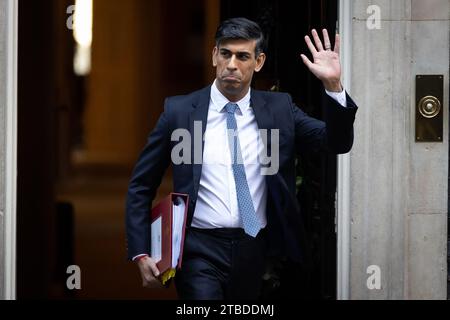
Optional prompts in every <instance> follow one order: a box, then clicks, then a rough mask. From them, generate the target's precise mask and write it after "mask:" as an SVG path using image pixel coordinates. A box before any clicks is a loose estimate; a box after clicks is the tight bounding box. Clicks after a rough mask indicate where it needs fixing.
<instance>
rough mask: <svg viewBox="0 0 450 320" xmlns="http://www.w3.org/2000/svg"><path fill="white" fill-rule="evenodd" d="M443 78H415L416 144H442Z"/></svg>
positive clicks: (431, 76) (424, 76)
mask: <svg viewBox="0 0 450 320" xmlns="http://www.w3.org/2000/svg"><path fill="white" fill-rule="evenodd" d="M443 93H444V76H443V75H417V76H416V142H442V141H443V130H444V111H443V105H442V103H443Z"/></svg>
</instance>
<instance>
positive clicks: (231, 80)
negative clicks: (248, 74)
mask: <svg viewBox="0 0 450 320" xmlns="http://www.w3.org/2000/svg"><path fill="white" fill-rule="evenodd" d="M222 80H223V81H227V82H240V81H241V80H240V79H239V78H238V77H235V76H224V77H222Z"/></svg>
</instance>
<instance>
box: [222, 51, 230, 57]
mask: <svg viewBox="0 0 450 320" xmlns="http://www.w3.org/2000/svg"><path fill="white" fill-rule="evenodd" d="M220 55H221V56H222V57H224V58H229V57H230V52H229V51H226V50H221V51H220Z"/></svg>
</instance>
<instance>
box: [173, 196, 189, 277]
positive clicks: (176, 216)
mask: <svg viewBox="0 0 450 320" xmlns="http://www.w3.org/2000/svg"><path fill="white" fill-rule="evenodd" d="M185 208H186V204H185V203H184V200H183V198H181V197H177V198H176V199H175V201H174V202H173V207H172V214H173V219H172V268H173V269H176V267H177V265H178V259H179V257H180V251H181V240H182V236H183V225H184V211H185Z"/></svg>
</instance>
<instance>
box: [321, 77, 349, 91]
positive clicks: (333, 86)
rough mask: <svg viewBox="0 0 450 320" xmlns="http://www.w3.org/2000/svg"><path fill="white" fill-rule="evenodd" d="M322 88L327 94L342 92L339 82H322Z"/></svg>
mask: <svg viewBox="0 0 450 320" xmlns="http://www.w3.org/2000/svg"><path fill="white" fill-rule="evenodd" d="M323 86H324V87H325V90H327V91H329V92H342V91H343V90H344V88H343V87H342V85H341V81H340V80H331V81H323Z"/></svg>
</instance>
